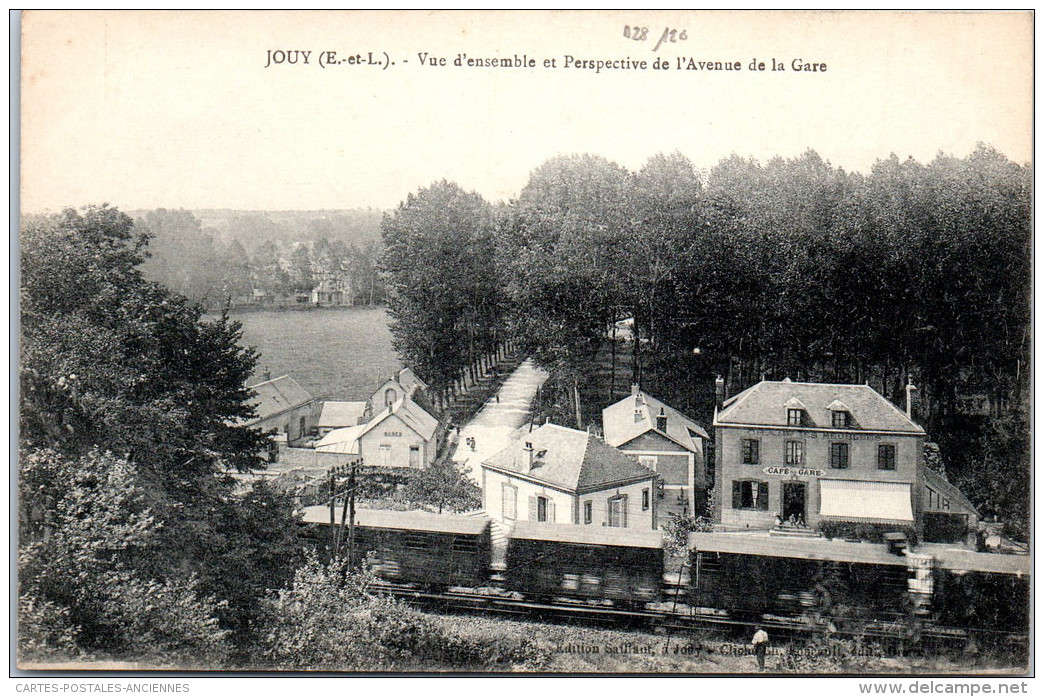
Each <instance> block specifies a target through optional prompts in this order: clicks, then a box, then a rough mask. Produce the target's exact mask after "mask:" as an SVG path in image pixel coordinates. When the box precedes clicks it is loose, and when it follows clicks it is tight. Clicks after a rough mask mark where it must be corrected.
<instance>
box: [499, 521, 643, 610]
mask: <svg viewBox="0 0 1044 697" xmlns="http://www.w3.org/2000/svg"><path fill="white" fill-rule="evenodd" d="M662 581H663V536H662V535H661V534H660V533H659V532H656V531H638V530H629V529H625V528H602V527H598V528H592V527H581V526H576V525H555V524H549V523H529V522H519V523H517V524H516V525H515V529H514V532H513V533H512V535H511V539H510V542H509V545H508V553H507V572H506V573H505V586H506V588H507V589H508V590H510V591H514V592H518V593H522V594H523V595H526V596H528V597H534V598H544V599H550V598H575V599H583V600H611V601H613V602H614V603H617V604H620V605H641V604H644V603H653V602H659V601H660V600H661V598H662Z"/></svg>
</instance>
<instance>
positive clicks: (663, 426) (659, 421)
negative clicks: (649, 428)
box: [656, 407, 667, 433]
mask: <svg viewBox="0 0 1044 697" xmlns="http://www.w3.org/2000/svg"><path fill="white" fill-rule="evenodd" d="M656 430H657V431H663V432H665V433H666V431H667V414H665V413H663V407H660V415H659V416H657V417H656Z"/></svg>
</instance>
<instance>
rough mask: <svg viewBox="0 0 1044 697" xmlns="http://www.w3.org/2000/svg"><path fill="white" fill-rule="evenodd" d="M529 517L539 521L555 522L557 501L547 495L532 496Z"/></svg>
mask: <svg viewBox="0 0 1044 697" xmlns="http://www.w3.org/2000/svg"><path fill="white" fill-rule="evenodd" d="M529 519H530V520H532V521H535V522H538V523H553V522H555V502H554V501H552V500H551V499H549V498H548V497H546V496H530V497H529Z"/></svg>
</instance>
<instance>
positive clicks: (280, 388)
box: [243, 373, 320, 442]
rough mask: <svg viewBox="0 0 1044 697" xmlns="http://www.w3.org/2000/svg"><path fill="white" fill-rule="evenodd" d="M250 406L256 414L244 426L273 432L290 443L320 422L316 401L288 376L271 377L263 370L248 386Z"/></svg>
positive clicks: (305, 434)
mask: <svg viewBox="0 0 1044 697" xmlns="http://www.w3.org/2000/svg"><path fill="white" fill-rule="evenodd" d="M249 389H251V390H253V393H254V394H253V397H252V399H251V402H250V403H251V405H252V406H253V407H254V413H255V414H256V415H257V416H256V417H255V418H253V419H251V420H250V421H247V422H245V423H244V424H243V425H244V426H247V427H250V428H256V429H258V430H260V431H261V432H263V433H270V432H273V431H274V432H276V433H277V434H279V435H282V436H283V437H284V438H285V440H287V441H289V442H293V441H295V440H298V439H300V438H304V437H305V436H307V435H308V434H309V433H311V432H312V431H313V430H315V428H316V425H317V423H318V421H319V409H320V407H319V403H318V402H317V401H316V400H315V398H314V397H312V395H311V394H309V392H308V390H306V389H305V388H303V387H301V385H299V384H298V383H297V381H296V380H294V379H293V378H292V377H290V376H289V375H282V376H280V377H277V378H272V377H271V375H270V374H268V373H265V374H264V376H263V379H262V381H261V382H259V383H257V384H254V385H250V386H249Z"/></svg>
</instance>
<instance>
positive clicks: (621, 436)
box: [602, 385, 709, 516]
mask: <svg viewBox="0 0 1044 697" xmlns="http://www.w3.org/2000/svg"><path fill="white" fill-rule="evenodd" d="M602 428H603V430H604V432H605V442H606V443H608V444H609V445H611V446H613V447H614V448H619V449H620V450H623V451H624V452H626V453H627V454H629V455H633V456H635V457H637V458H638V461H639V462H640V463H642V464H643V465H645V466H646V467H648V468H649V469H651V470H652V471H654V472H656V473H657V474H658V475H659V476H660V480H661V481H662V483H663V490H662V497H663V498H662V499H661V501H660V503H661V504H662V508H661V511H662V512H663V513H677V514H678V515H682V516H690V515H700V514H702V513H703V512H704V507H705V503H706V499H707V496H706V493H707V481H706V475H705V473H704V469H705V467H704V453H705V452H706V448H705V443H706V442H707V440H709V436H708V435H707V432H706V431H705V430H704V429H703V427H702V426H700V425H699V424H698V423H696V422H695V421H693V420H692V419H690V418H689V417H687V416H685V415H684V414H682V413H681V412H679V411H677V410H676V409H672V408H671V407H670V406H668V405H667V404H664V403H663V402H661V401H660V400H658V399H656V398H655V397H653V396H651V395H649V394H646V393H645V392H642V391H641V390H640V389H639V388H638V385H632V386H631V395H630V396H629V397H625V398H624V399H621V400H620V401H619V402H617V403H616V404H613V405H611V406H608V407H606V408H605V409H603V410H602Z"/></svg>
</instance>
